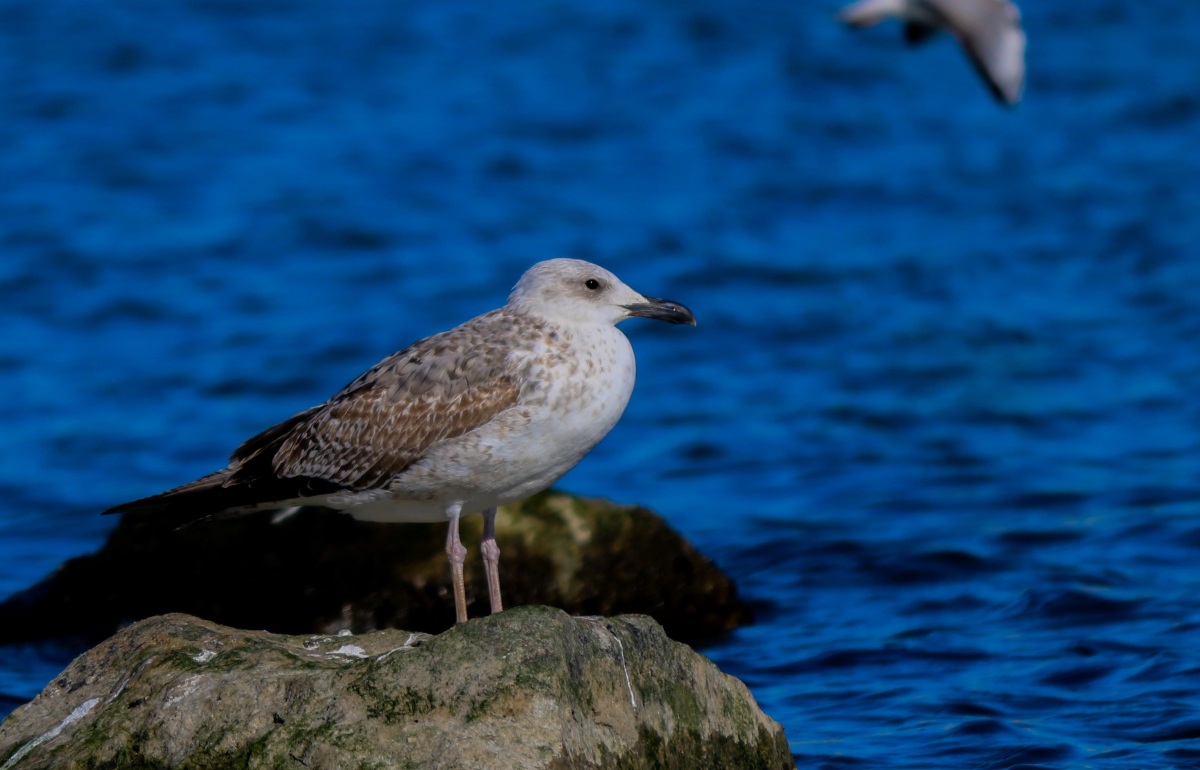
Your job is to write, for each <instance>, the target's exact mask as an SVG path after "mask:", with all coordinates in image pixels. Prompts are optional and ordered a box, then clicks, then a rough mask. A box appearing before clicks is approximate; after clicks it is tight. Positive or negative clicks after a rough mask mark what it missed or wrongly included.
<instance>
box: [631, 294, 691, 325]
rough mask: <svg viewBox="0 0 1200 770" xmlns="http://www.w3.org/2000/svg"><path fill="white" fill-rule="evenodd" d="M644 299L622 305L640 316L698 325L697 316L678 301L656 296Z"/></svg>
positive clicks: (632, 314)
mask: <svg viewBox="0 0 1200 770" xmlns="http://www.w3.org/2000/svg"><path fill="white" fill-rule="evenodd" d="M642 299H644V300H646V301H645V302H635V303H634V304H632V305H622V306H621V307H623V308H625V309H626V310H628V311H629V315H631V316H636V317H638V318H654V319H656V320H659V321H666V322H667V323H671V324H687V325H689V326H695V325H696V316H694V315H692V311H690V310H688V309H687V308H686V307H684V306H683V305H681V304H679V303H678V302H672V301H671V300H669V299H656V298H654V297H643V298H642Z"/></svg>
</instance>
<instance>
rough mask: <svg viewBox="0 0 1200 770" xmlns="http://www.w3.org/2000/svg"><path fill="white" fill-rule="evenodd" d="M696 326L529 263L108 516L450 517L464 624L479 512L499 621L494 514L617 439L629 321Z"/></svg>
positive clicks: (658, 303)
mask: <svg viewBox="0 0 1200 770" xmlns="http://www.w3.org/2000/svg"><path fill="white" fill-rule="evenodd" d="M632 317H639V318H653V319H657V320H660V321H666V322H668V323H673V324H690V325H692V326H695V325H696V319H695V317H694V316H693V315H692V312H691V311H690V310H688V309H687V308H686V307H684V306H683V305H681V304H679V303H678V302H672V301H669V300H664V299H656V298H654V297H646V296H643V295H641V294H639V293H638V292H636V291H634V290H633V289H631V288H629V287H628V286H626V285H625V284H624V283H622V282H621V281H620V279H618V278H617V277H616V276H615V275H613V274H612V273H610V272H609V271H608V270H605V269H604V268H602V267H599V266H598V265H593V264H591V263H588V262H584V261H582V260H577V259H552V260H548V261H545V262H539V263H537V264H535V265H533V266H532V267H531V268H529V270H528V271H526V272H525V274H524V275H523V276H521V279H520V280H519V281H518V282H517V284H516V286H515V287H514V288H513V290H512V293H511V294H510V295H509V297H508V302H507V303H505V305H504V306H503V307H501V308H499V309H497V310H492V311H490V312H487V313H484V314H483V315H481V316H478V317H476V318H473V319H471V320H469V321H467V322H465V323H463V324H462V325H460V326H457V327H455V328H453V329H451V330H449V331H446V332H442V333H441V334H435V335H433V336H431V337H427V338H425V339H423V340H421V341H419V342H416V343H414V344H412V345H410V346H409V347H407V348H405V349H404V350H401V351H399V352H398V353H394V354H392V355H391V356H388V357H387V358H385V359H383V360H382V361H380V362H379V363H378V364H376V365H375V366H373V367H371V368H370V369H368V370H367V371H366V372H364V373H363V374H362V375H361V376H359V377H358V378H357V379H355V380H354V381H353V382H351V383H350V384H349V385H347V386H346V387H344V388H342V390H340V391H338V392H337V393H336V394H335V395H334V396H333V397H332V398H330V399H329V400H328V401H326V402H325V403H323V404H320V405H318V406H314V407H312V408H311V409H306V410H304V411H302V412H300V413H299V414H296V415H294V416H292V417H290V418H288V419H286V420H284V421H283V422H281V423H279V424H278V425H275V426H273V427H271V428H267V429H266V430H264V431H263V432H261V433H259V434H258V435H256V436H254V437H252V438H250V439H248V440H246V441H245V442H243V443H242V444H241V446H239V447H238V448H237V449H235V450H234V452H233V454H232V456H231V457H230V458H229V465H228V466H227V467H225V468H223V469H222V470H219V471H216V472H215V473H211V474H209V475H207V476H204V477H202V478H200V479H197V480H195V481H193V482H191V483H188V484H184V485H183V486H180V487H176V488H174V489H171V490H168V491H166V492H163V493H161V494H158V495H154V496H152V497H146V498H142V499H140V500H134V501H131V502H128V503H123V504H121V505H116V506H113V507H112V508H110V509H109V510H107V511H105V513H118V512H125V513H129V514H139V515H140V514H149V515H154V514H172V515H182V516H184V517H186V518H189V519H211V518H223V517H225V516H231V515H238V514H243V513H251V512H254V511H260V510H271V509H280V508H289V507H293V506H298V505H306V506H323V507H326V508H332V509H335V510H338V511H343V512H345V513H348V514H350V515H351V516H353V517H355V518H356V519H359V520H363V521H384V522H417V521H447V522H448V523H449V526H448V531H447V535H446V554H447V556H448V557H449V560H450V565H451V578H452V582H453V584H454V609H455V616H456V619H457V622H459V623H463V622H465V621H466V619H467V609H466V592H465V589H464V584H463V563H464V561H465V560H466V553H467V551H466V548H465V547H464V546H463V545H462V542H461V541H460V539H459V532H458V522H459V519H460V518H461V517H463V516H465V515H470V514H474V513H482V514H483V521H484V529H483V541H482V543H481V546H480V550H481V552H482V555H483V563H484V571H485V572H486V574H487V582H488V596H489V599H490V602H491V611H492V612H500V611H501V610H502V609H503V602H502V601H501V597H500V577H499V562H500V549H499V546H497V545H496V532H495V520H496V507H497V506H500V505H504V504H506V503H511V502H515V501H517V500H521V499H523V498H525V497H528V496H529V495H532V494H534V493H536V492H540V491H541V490H543V489H546V488H547V487H549V486H550V485H551V484H553V483H554V482H555V481H556V480H558V478H559V477H561V476H562V475H563V474H564V473H566V472H567V471H568V470H570V469H571V468H573V467H574V466H575V464H576V463H578V462H579V461H580V460H581V459H583V457H584V455H586V454H587V453H588V452H589V451H591V449H592V448H593V447H594V446H596V444H597V443H599V441H600V440H601V439H602V438H604V436H605V435H606V434H607V433H608V432H609V431H610V430H612V428H613V426H614V425H616V423H617V420H618V419H619V418H620V417H621V414H622V412H624V411H625V405H626V404H627V403H628V402H629V397H630V395H631V394H632V392H633V383H634V370H635V364H634V355H633V348H632V347H631V346H630V344H629V339H628V338H627V337H626V336H625V335H624V334H623V333H622V332H621V331H620V330H619V329H617V328H616V325H617V324H619V323H620V322H622V321H624V320H626V319H628V318H632Z"/></svg>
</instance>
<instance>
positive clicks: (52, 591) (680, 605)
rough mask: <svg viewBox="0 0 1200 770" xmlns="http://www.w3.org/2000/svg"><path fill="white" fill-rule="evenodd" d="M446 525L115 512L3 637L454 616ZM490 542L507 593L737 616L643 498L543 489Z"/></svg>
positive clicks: (515, 599) (726, 623)
mask: <svg viewBox="0 0 1200 770" xmlns="http://www.w3.org/2000/svg"><path fill="white" fill-rule="evenodd" d="M481 529H482V522H481V519H480V517H478V516H473V517H470V518H468V519H464V520H463V527H462V530H463V540H464V542H466V543H467V544H468V547H470V548H471V549H472V554H471V556H470V557H469V558H468V560H467V583H468V585H467V598H468V602H469V603H471V604H472V610H473V612H472V614H478V615H484V614H487V611H488V600H487V588H486V584H485V582H484V576H483V568H482V564H481V563H480V560H479V556H478V547H477V544H478V542H479V538H480V534H481V532H480V530H481ZM445 536H446V527H445V525H444V524H428V525H427V524H367V523H362V522H358V521H355V520H354V519H352V518H350V517H349V516H345V515H341V514H336V513H332V512H330V511H323V510H302V511H300V512H299V513H297V514H295V515H293V516H290V517H287V518H285V519H284V520H283V521H281V522H279V523H276V524H273V523H272V514H270V513H264V514H255V515H250V516H244V517H240V518H234V519H227V520H223V521H214V522H208V523H199V524H193V525H190V526H187V527H184V528H182V529H177V528H175V526H174V523H173V522H166V521H163V520H161V519H153V518H140V519H139V518H132V517H125V518H124V519H123V520H122V521H121V523H120V525H119V526H118V527H117V528H116V529H115V530H114V531H113V533H112V535H111V536H110V538H109V540H108V543H107V544H105V546H104V547H103V548H102V549H101V550H100V551H98V552H97V553H95V554H92V555H90V556H83V557H79V558H76V559H71V560H70V561H68V562H66V563H65V564H64V565H63V566H62V567H60V568H59V569H58V570H57V571H56V572H55V573H54V574H52V575H50V576H49V577H48V578H46V579H45V580H44V581H42V582H41V583H39V584H37V585H36V586H34V587H32V588H30V589H28V590H26V591H24V592H22V593H19V594H17V595H15V596H13V597H11V598H9V599H8V600H6V601H5V602H4V603H3V604H0V644H3V643H14V642H27V641H36V640H44V639H51V638H57V637H77V638H79V639H81V640H82V641H83V642H85V643H94V642H96V641H99V640H100V639H103V638H104V637H106V636H108V635H109V634H111V633H113V632H114V631H116V630H117V628H119V627H120V626H121V625H122V624H126V623H129V622H132V621H135V620H139V619H142V618H147V617H150V616H152V615H160V614H163V613H167V612H186V613H189V614H192V615H198V616H200V617H203V618H207V619H209V620H213V621H216V622H219V623H224V624H226V625H231V626H236V627H240V628H263V629H266V630H269V631H274V632H277V633H291V634H300V633H336V632H337V631H341V630H351V631H353V632H355V633H363V632H366V631H372V630H375V629H380V628H411V629H414V630H417V631H426V632H437V631H442V630H444V629H446V628H449V627H450V626H452V625H453V623H454V601H453V598H452V596H451V595H450V593H449V592H450V572H449V566H448V564H447V561H446V554H445V550H444V548H445ZM497 541H498V543H499V544H500V548H501V549H502V551H503V554H502V557H501V561H500V571H501V584H502V586H503V589H504V599H505V604H506V606H510V607H512V606H518V605H524V604H546V605H551V606H555V607H559V608H562V609H564V610H566V611H568V612H570V613H572V614H596V615H614V614H618V613H629V612H634V613H644V614H647V615H650V616H652V617H654V618H655V619H656V620H658V621H659V622H660V623H662V624H663V626H665V627H666V629H667V632H668V633H669V634H671V636H672V637H674V638H677V639H681V640H683V641H686V642H697V641H702V640H704V639H707V638H712V637H714V636H717V635H719V634H721V633H723V632H726V631H729V630H731V629H733V628H735V627H736V626H738V625H741V624H742V623H744V622H746V621H747V620H748V619H749V612H748V610H747V609H746V607H745V605H743V604H742V603H741V602H739V601H738V599H737V596H736V592H735V589H734V587H733V584H732V583H731V582H730V580H729V579H728V578H727V577H726V576H725V575H724V574H722V573H721V572H720V571H719V570H718V569H717V568H716V567H715V566H714V565H713V564H712V562H710V561H709V560H708V559H706V558H704V557H703V556H701V555H700V554H699V553H697V552H696V550H695V549H694V548H692V547H691V545H689V544H688V543H687V542H686V541H685V540H684V539H683V538H681V537H680V536H679V535H678V534H677V533H675V532H674V531H673V530H671V529H670V527H668V526H667V525H666V523H665V522H664V521H663V520H662V519H661V518H659V517H658V516H656V515H654V514H653V513H652V512H650V511H648V510H646V509H645V508H639V507H635V506H618V505H615V504H613V503H609V502H606V501H602V500H585V499H583V498H579V497H574V496H571V495H566V494H562V493H556V492H545V493H542V494H540V495H536V496H534V497H532V498H530V499H529V500H526V501H524V502H523V503H521V504H519V505H515V506H510V507H509V508H507V509H505V510H503V511H502V512H501V514H500V516H499V517H498V519H497ZM81 646H83V645H81Z"/></svg>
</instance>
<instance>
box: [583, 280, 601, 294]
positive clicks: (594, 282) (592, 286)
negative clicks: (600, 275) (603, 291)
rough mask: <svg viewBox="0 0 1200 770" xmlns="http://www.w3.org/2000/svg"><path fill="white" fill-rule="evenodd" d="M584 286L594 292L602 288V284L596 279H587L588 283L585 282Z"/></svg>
mask: <svg viewBox="0 0 1200 770" xmlns="http://www.w3.org/2000/svg"><path fill="white" fill-rule="evenodd" d="M583 285H584V286H586V287H588V288H589V289H591V290H592V291H596V290H597V289H599V288H600V282H599V281H597V280H596V279H595V278H589V279H587V280H586V281H584V282H583Z"/></svg>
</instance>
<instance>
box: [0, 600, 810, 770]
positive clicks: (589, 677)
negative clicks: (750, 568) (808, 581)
mask: <svg viewBox="0 0 1200 770" xmlns="http://www.w3.org/2000/svg"><path fill="white" fill-rule="evenodd" d="M792 766H793V764H792V759H791V755H790V753H789V751H788V745H787V741H786V740H785V738H784V734H783V730H782V728H781V727H780V726H779V725H778V724H776V723H775V722H774V721H773V720H771V719H770V718H769V717H767V716H766V715H765V714H763V713H762V712H761V711H760V710H759V708H758V706H757V704H755V702H754V699H753V698H752V697H751V695H750V693H749V691H748V690H747V689H746V687H745V685H743V684H742V683H741V682H739V681H738V680H736V679H734V678H733V677H730V676H727V675H725V674H722V673H721V672H720V671H718V670H717V668H716V666H714V665H713V664H712V663H711V662H710V661H709V660H707V659H706V658H704V657H703V656H701V655H698V654H696V653H694V652H692V650H690V649H689V648H687V647H686V646H684V645H682V644H679V643H677V642H672V641H671V640H669V639H668V638H667V637H666V635H665V634H664V633H663V629H662V628H661V627H660V626H659V625H658V624H657V623H655V622H654V621H653V620H651V619H650V618H647V617H644V616H623V617H616V618H595V617H592V618H589V617H581V618H572V617H569V616H568V615H566V614H565V613H563V612H560V611H557V610H553V609H550V608H546V607H523V608H518V609H515V610H509V611H507V612H504V613H501V614H498V615H495V616H491V617H488V618H481V619H476V620H472V621H470V622H468V623H466V624H464V625H461V626H458V627H455V628H453V629H451V630H449V631H447V632H445V633H443V634H441V635H440V636H436V637H431V636H428V635H425V634H416V633H409V632H407V631H396V630H388V631H377V632H373V633H370V634H365V635H361V636H351V635H345V636H322V637H311V636H280V635H274V634H268V633H266V632H261V631H256V632H248V631H238V630H235V629H231V628H225V627H222V626H219V625H216V624H214V623H209V622H207V621H202V620H199V619H196V618H192V617H189V616H186V615H166V616H161V617H156V618H151V619H150V620H146V621H142V622H140V623H138V624H136V625H134V626H132V627H130V628H127V629H126V630H124V631H122V632H120V633H119V634H117V635H116V636H114V637H112V638H110V639H109V640H107V641H105V642H104V643H102V644H101V645H99V646H98V647H96V648H95V649H93V650H91V651H90V652H88V653H86V654H84V655H83V656H81V657H80V658H78V659H77V660H76V661H75V662H74V663H72V664H71V666H70V667H69V668H68V669H67V670H66V671H65V672H64V673H63V674H62V675H61V676H59V677H58V678H57V679H55V680H54V681H53V682H51V683H50V684H49V685H48V686H47V687H46V689H45V690H44V691H43V692H42V694H41V695H39V696H38V697H37V699H36V700H34V701H33V702H32V703H29V704H27V705H26V706H23V707H21V708H20V709H18V710H17V711H16V712H14V713H13V714H12V715H11V716H10V717H9V718H8V719H7V720H5V721H4V722H3V723H0V768H3V770H35V769H37V768H60V767H88V768H93V769H94V770H104V769H106V768H114V769H115V768H165V767H187V768H191V769H193V770H205V769H207V768H213V769H214V770H215V769H216V768H230V767H239V768H248V769H256V768H309V769H310V770H322V769H323V768H339V769H340V768H384V767H386V768H495V769H496V770H502V769H503V768H514V769H515V768H520V769H521V770H526V769H529V768H555V769H556V770H567V769H568V768H622V769H624V770H635V769H636V768H652V767H653V768H664V769H666V768H689V769H690V768H762V769H763V770H767V769H768V768H791V767H792Z"/></svg>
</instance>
